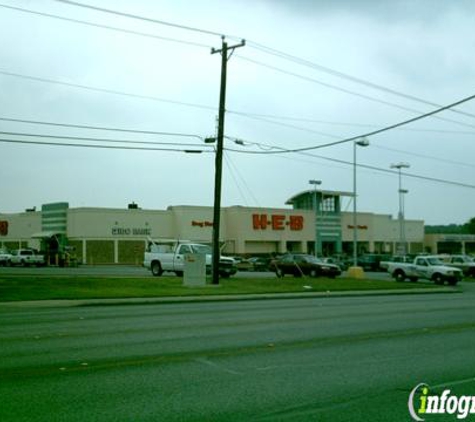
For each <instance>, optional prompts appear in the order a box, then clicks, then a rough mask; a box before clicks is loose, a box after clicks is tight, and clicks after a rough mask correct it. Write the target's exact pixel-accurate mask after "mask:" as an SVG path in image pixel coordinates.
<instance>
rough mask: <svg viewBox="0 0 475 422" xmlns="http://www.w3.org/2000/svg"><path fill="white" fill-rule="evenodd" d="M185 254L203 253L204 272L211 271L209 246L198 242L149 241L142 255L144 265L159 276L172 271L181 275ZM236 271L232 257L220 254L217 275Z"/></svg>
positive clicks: (231, 273)
mask: <svg viewBox="0 0 475 422" xmlns="http://www.w3.org/2000/svg"><path fill="white" fill-rule="evenodd" d="M186 254H205V255H206V272H207V273H210V272H211V264H212V262H211V260H212V258H211V257H212V251H211V247H209V246H207V245H201V244H198V243H189V242H186V243H185V242H175V243H173V244H157V243H150V244H149V247H148V250H147V251H146V252H145V256H144V263H143V265H144V267H145V268H147V269H149V270H151V271H152V274H153V275H154V276H161V275H162V274H163V273H164V272H174V273H175V274H176V275H177V276H180V277H181V276H182V275H183V271H184V267H185V255H186ZM236 272H237V267H236V263H235V261H234V259H232V258H229V257H225V256H221V257H220V258H219V275H220V276H221V277H224V278H228V277H230V276H232V275H234V274H236Z"/></svg>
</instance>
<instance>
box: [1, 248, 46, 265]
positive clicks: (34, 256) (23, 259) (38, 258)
mask: <svg viewBox="0 0 475 422" xmlns="http://www.w3.org/2000/svg"><path fill="white" fill-rule="evenodd" d="M10 264H11V265H23V266H25V267H26V266H28V265H36V266H37V267H39V266H43V265H45V264H46V261H45V257H44V255H42V254H40V253H39V252H38V251H36V250H34V249H16V250H14V251H13V252H12V255H11V257H10Z"/></svg>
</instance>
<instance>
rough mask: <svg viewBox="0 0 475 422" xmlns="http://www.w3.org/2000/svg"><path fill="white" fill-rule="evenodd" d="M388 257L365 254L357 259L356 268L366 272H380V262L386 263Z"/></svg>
mask: <svg viewBox="0 0 475 422" xmlns="http://www.w3.org/2000/svg"><path fill="white" fill-rule="evenodd" d="M388 258H389V256H388V255H381V254H366V255H361V256H359V257H358V266H359V267H362V268H363V269H364V270H366V271H381V267H380V265H379V264H380V262H381V261H387V259H388Z"/></svg>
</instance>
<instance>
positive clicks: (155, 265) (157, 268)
mask: <svg viewBox="0 0 475 422" xmlns="http://www.w3.org/2000/svg"><path fill="white" fill-rule="evenodd" d="M152 274H153V275H154V276H155V277H159V276H161V275H162V274H163V270H162V266H161V265H160V262H158V261H155V262H152Z"/></svg>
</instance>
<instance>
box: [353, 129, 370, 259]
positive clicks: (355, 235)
mask: <svg viewBox="0 0 475 422" xmlns="http://www.w3.org/2000/svg"><path fill="white" fill-rule="evenodd" d="M368 145H369V141H368V139H367V138H362V139H360V140H359V141H355V142H353V267H358V226H357V221H356V211H357V207H356V197H357V191H356V147H357V146H360V147H367V146H368Z"/></svg>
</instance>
